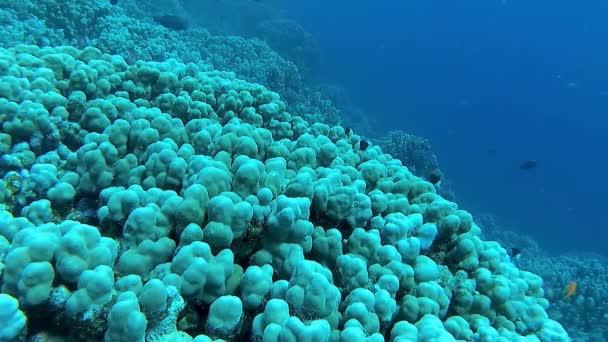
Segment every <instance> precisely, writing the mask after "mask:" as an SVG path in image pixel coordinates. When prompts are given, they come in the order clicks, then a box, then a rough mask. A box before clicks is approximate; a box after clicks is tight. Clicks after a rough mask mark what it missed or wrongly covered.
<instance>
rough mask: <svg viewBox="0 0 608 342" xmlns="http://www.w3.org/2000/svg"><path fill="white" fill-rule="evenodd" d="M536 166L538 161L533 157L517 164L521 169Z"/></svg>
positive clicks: (530, 168) (529, 168)
mask: <svg viewBox="0 0 608 342" xmlns="http://www.w3.org/2000/svg"><path fill="white" fill-rule="evenodd" d="M536 166H538V162H537V161H536V160H535V159H528V160H525V161H523V162H522V163H521V164H519V168H520V169H522V170H532V169H534V168H536Z"/></svg>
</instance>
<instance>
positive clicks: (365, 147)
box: [359, 140, 369, 151]
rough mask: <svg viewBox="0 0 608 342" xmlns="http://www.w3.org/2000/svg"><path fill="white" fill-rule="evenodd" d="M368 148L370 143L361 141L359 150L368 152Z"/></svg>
mask: <svg viewBox="0 0 608 342" xmlns="http://www.w3.org/2000/svg"><path fill="white" fill-rule="evenodd" d="M368 147H369V142H368V141H366V140H361V141H359V149H361V151H365V150H367V148H368Z"/></svg>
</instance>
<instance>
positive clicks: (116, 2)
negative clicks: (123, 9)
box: [110, 0, 118, 6]
mask: <svg viewBox="0 0 608 342" xmlns="http://www.w3.org/2000/svg"><path fill="white" fill-rule="evenodd" d="M110 5H112V6H116V5H118V0H110Z"/></svg>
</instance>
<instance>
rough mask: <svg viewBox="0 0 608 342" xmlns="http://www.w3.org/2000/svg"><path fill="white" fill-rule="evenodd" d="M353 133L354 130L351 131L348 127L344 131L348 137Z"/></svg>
mask: <svg viewBox="0 0 608 342" xmlns="http://www.w3.org/2000/svg"><path fill="white" fill-rule="evenodd" d="M351 131H352V130H351V129H350V128H348V127H346V128H345V129H344V133H346V135H349V134H350V132H351Z"/></svg>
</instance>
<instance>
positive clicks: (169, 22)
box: [152, 15, 190, 31]
mask: <svg viewBox="0 0 608 342" xmlns="http://www.w3.org/2000/svg"><path fill="white" fill-rule="evenodd" d="M152 19H154V21H155V22H157V23H159V24H161V25H163V26H164V27H166V28H168V29H171V30H176V31H182V30H186V29H188V27H189V26H190V25H189V24H188V20H186V18H184V17H180V16H178V15H161V16H154V17H152Z"/></svg>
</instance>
